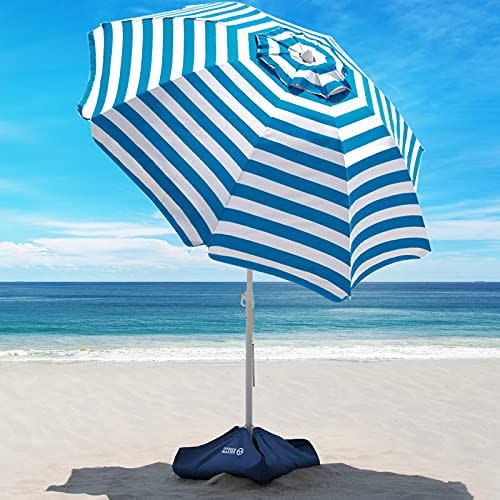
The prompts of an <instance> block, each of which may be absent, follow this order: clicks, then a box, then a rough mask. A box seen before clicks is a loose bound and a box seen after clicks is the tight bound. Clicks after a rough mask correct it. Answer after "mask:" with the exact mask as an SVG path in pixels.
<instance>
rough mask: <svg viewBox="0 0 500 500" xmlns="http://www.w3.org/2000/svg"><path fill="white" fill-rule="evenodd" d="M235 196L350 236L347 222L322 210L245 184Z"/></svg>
mask: <svg viewBox="0 0 500 500" xmlns="http://www.w3.org/2000/svg"><path fill="white" fill-rule="evenodd" d="M233 196H239V197H240V198H244V199H246V200H250V201H255V202H257V203H260V204H262V205H265V206H268V207H271V208H274V209H276V210H281V211H282V212H285V213H290V214H293V215H296V216H297V217H301V218H303V219H307V220H310V221H313V222H316V223H317V224H321V225H323V226H325V227H328V228H330V229H333V230H334V231H337V232H339V233H341V234H343V235H344V236H349V224H348V223H347V222H346V221H345V220H342V219H339V218H338V217H335V215H333V214H327V213H326V212H322V211H321V210H316V209H315V208H311V207H308V206H306V205H302V204H301V203H297V202H295V201H293V200H290V199H288V198H281V197H279V196H276V195H274V194H271V193H268V192H266V191H261V190H260V189H256V188H253V187H250V186H246V185H245V184H237V185H236V186H235V188H234V191H233Z"/></svg>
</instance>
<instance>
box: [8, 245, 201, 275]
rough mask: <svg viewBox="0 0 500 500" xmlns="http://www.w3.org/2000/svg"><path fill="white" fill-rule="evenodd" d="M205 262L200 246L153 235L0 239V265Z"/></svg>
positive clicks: (177, 265) (148, 265)
mask: <svg viewBox="0 0 500 500" xmlns="http://www.w3.org/2000/svg"><path fill="white" fill-rule="evenodd" d="M207 262H209V258H208V256H207V254H206V249H204V248H189V247H185V246H178V245H173V244H171V243H168V242H166V241H164V240H160V239H156V238H39V239H35V240H33V241H32V242H29V243H16V242H12V241H3V242H0V267H3V268H9V267H10V268H12V267H16V268H27V267H28V268H33V267H50V268H64V269H75V268H82V267H91V268H100V267H107V268H113V269H115V270H126V269H129V268H137V267H140V268H155V269H179V268H182V267H186V266H192V265H200V264H204V263H207Z"/></svg>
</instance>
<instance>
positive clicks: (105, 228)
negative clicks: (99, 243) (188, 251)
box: [40, 220, 176, 238]
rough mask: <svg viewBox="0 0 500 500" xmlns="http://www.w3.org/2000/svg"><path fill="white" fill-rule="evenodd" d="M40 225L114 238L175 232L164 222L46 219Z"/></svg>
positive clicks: (59, 231)
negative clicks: (139, 222)
mask: <svg viewBox="0 0 500 500" xmlns="http://www.w3.org/2000/svg"><path fill="white" fill-rule="evenodd" d="M40 225H42V226H45V227H47V228H49V230H50V231H51V232H55V233H58V234H64V235H68V236H89V237H96V236H109V237H116V238H127V237H128V238H133V237H141V236H164V235H169V234H176V233H175V231H174V229H173V228H172V227H170V226H169V225H168V224H167V223H166V222H165V223H163V224H160V223H158V224H157V225H154V226H153V225H149V224H136V223H131V222H116V221H115V222H113V221H110V222H84V221H67V220H46V221H43V222H41V223H40Z"/></svg>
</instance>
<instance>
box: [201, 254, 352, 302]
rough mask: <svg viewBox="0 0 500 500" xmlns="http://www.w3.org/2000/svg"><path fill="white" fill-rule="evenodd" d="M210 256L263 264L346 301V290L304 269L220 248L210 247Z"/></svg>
mask: <svg viewBox="0 0 500 500" xmlns="http://www.w3.org/2000/svg"><path fill="white" fill-rule="evenodd" d="M208 255H209V256H211V255H220V256H222V257H234V258H236V259H241V260H245V261H249V262H254V263H256V264H261V265H263V266H267V267H271V268H274V269H278V270H279V271H283V272H286V273H288V274H291V275H293V276H297V277H298V278H302V279H303V280H305V281H308V282H309V283H312V284H313V285H316V286H318V287H320V288H323V289H325V290H327V291H329V292H330V293H332V294H333V295H335V296H337V297H339V298H340V299H344V298H345V297H347V294H346V293H345V292H344V290H341V289H340V288H339V287H337V286H335V285H334V284H333V283H331V282H330V281H328V280H325V279H324V278H321V276H318V275H317V274H312V273H309V272H307V271H303V270H302V269H297V268H295V267H290V266H287V265H285V264H282V263H281V262H276V261H274V260H269V259H264V258H262V257H258V256H257V255H252V254H248V253H244V252H239V251H238V250H233V249H231V248H225V247H220V246H213V247H209V254H208Z"/></svg>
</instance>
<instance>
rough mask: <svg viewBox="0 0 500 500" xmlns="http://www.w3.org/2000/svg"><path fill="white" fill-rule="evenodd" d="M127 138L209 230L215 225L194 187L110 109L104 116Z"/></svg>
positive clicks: (215, 220) (208, 207) (133, 128)
mask: <svg viewBox="0 0 500 500" xmlns="http://www.w3.org/2000/svg"><path fill="white" fill-rule="evenodd" d="M106 118H108V119H109V120H110V121H111V122H113V123H114V124H115V125H116V126H117V127H118V128H119V129H120V130H121V131H122V132H123V133H124V134H125V135H127V137H128V138H129V139H130V140H131V141H132V142H133V143H134V144H135V145H136V146H137V147H139V148H140V149H141V150H142V151H143V152H144V153H145V154H146V155H147V156H148V157H149V158H150V159H151V160H152V161H153V163H154V164H155V165H156V166H157V167H158V168H159V169H160V170H161V171H162V172H163V173H164V174H165V175H166V176H167V178H168V179H170V180H171V181H172V182H173V183H174V184H175V186H176V187H177V188H178V189H179V191H181V192H182V193H183V194H184V196H185V197H186V198H187V199H188V200H189V201H190V202H191V204H192V205H193V206H194V207H195V209H196V210H197V211H198V213H199V214H200V216H201V218H202V219H203V220H204V221H205V223H206V224H207V226H208V227H209V229H213V228H214V227H215V226H216V225H217V218H216V217H215V214H214V213H213V211H212V209H211V208H210V206H209V205H208V203H207V202H206V200H205V198H204V197H203V196H202V195H201V194H200V193H199V192H198V191H197V190H196V189H195V187H194V186H193V185H192V184H191V183H190V182H189V181H188V180H187V179H186V178H185V177H184V176H183V175H182V174H181V173H180V172H179V170H177V169H176V168H175V167H174V166H173V165H172V164H171V163H170V162H169V161H168V159H167V158H165V156H163V154H162V153H161V151H159V150H158V149H157V148H156V147H155V146H154V145H153V144H152V143H151V142H150V141H149V140H148V139H147V137H145V136H144V135H143V134H142V133H141V131H140V130H138V129H137V128H136V127H135V126H134V125H133V124H132V123H131V122H129V121H128V120H127V119H126V118H125V117H124V116H123V115H121V114H120V113H119V112H118V111H116V110H114V109H111V110H110V111H109V112H108V114H107V115H106Z"/></svg>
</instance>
